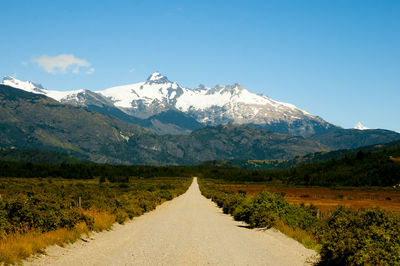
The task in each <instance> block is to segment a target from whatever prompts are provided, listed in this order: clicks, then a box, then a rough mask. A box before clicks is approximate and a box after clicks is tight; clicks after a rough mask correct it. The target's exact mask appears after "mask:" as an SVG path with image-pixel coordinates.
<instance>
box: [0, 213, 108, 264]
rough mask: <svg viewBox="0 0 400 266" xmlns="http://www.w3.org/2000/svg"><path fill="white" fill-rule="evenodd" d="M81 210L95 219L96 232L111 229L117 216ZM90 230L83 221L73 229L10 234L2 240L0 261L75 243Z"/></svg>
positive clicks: (6, 261)
mask: <svg viewBox="0 0 400 266" xmlns="http://www.w3.org/2000/svg"><path fill="white" fill-rule="evenodd" d="M81 212H82V213H84V214H85V215H87V216H89V217H90V218H92V219H93V221H94V223H93V230H94V231H96V232H100V231H103V230H107V229H110V228H111V227H112V225H113V224H114V222H115V218H116V216H115V214H111V213H109V212H106V211H99V210H96V209H90V210H81ZM22 231H24V230H22ZM89 231H90V229H89V227H88V226H87V225H86V223H84V222H82V223H79V224H77V225H76V226H75V227H74V228H73V229H71V230H68V229H66V228H61V229H58V230H55V231H51V232H46V233H40V232H35V231H30V232H28V233H15V234H12V235H9V236H8V237H7V238H6V239H2V240H0V261H2V262H4V263H5V264H12V263H17V262H19V261H20V260H21V259H25V258H27V257H29V256H31V255H33V254H36V253H43V252H44V249H45V248H46V247H48V246H51V245H59V246H64V245H65V244H69V243H73V242H75V241H76V240H78V239H79V238H80V237H81V236H82V234H88V233H89Z"/></svg>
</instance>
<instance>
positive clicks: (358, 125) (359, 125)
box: [354, 122, 369, 130]
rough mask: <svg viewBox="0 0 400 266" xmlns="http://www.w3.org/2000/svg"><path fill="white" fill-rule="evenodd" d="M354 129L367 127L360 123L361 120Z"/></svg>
mask: <svg viewBox="0 0 400 266" xmlns="http://www.w3.org/2000/svg"><path fill="white" fill-rule="evenodd" d="M354 129H358V130H366V129H369V128H368V127H366V126H364V125H363V124H361V122H358V123H357V125H355V127H354Z"/></svg>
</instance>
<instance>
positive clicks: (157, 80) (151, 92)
mask: <svg viewBox="0 0 400 266" xmlns="http://www.w3.org/2000/svg"><path fill="white" fill-rule="evenodd" d="M3 84H5V85H9V86H12V87H16V88H20V89H23V90H26V91H29V92H33V93H40V94H45V95H46V96H48V97H51V98H53V99H55V100H57V101H60V102H62V103H70V104H75V105H82V106H85V101H86V100H88V101H91V100H90V97H89V96H87V95H86V92H85V91H82V90H80V91H69V92H67V91H52V90H46V89H43V87H42V86H40V85H39V84H36V83H33V82H30V81H27V82H22V81H18V80H16V79H15V78H12V77H6V78H4V81H3ZM94 93H98V94H99V95H101V96H102V97H105V98H106V99H108V100H109V101H110V104H111V105H112V106H113V107H116V108H119V109H120V110H121V111H123V112H125V113H126V114H128V115H132V116H135V117H139V118H148V117H150V116H152V115H154V114H158V113H160V112H163V111H165V110H169V109H177V110H180V111H181V112H184V113H186V114H188V115H190V116H191V117H193V118H194V119H196V120H197V121H199V122H201V123H204V124H207V125H218V124H229V123H236V124H259V125H267V124H271V123H282V121H283V122H284V123H287V124H288V125H292V124H294V125H296V123H298V122H297V121H306V122H304V123H308V122H307V121H315V122H317V123H319V124H321V125H322V126H326V127H328V126H329V124H327V123H326V122H325V121H323V120H322V119H320V118H318V117H315V116H313V115H311V114H310V113H308V112H306V111H304V110H302V109H300V108H297V107H296V106H294V105H292V104H289V103H284V102H278V101H275V100H273V99H271V98H269V97H267V96H264V95H259V94H256V93H253V92H251V91H249V90H247V89H246V88H244V87H243V86H242V85H240V84H239V83H235V84H233V85H216V86H215V87H206V86H204V85H199V87H198V88H195V89H191V88H185V87H182V86H180V85H179V84H178V83H176V82H171V81H169V80H168V78H167V77H166V76H164V75H162V74H161V73H159V72H155V73H153V74H151V75H150V76H149V78H148V79H147V81H145V82H139V83H135V84H128V85H123V86H117V87H112V88H108V89H105V90H101V91H95V92H94ZM295 122H296V123H295ZM301 123H302V122H301Z"/></svg>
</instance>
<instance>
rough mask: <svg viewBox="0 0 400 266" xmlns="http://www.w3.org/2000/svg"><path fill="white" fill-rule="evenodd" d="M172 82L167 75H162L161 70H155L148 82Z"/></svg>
mask: <svg viewBox="0 0 400 266" xmlns="http://www.w3.org/2000/svg"><path fill="white" fill-rule="evenodd" d="M167 82H170V81H169V80H168V78H167V77H166V76H163V75H161V73H160V72H154V73H153V74H151V75H150V76H149V78H148V79H147V83H149V84H153V83H167Z"/></svg>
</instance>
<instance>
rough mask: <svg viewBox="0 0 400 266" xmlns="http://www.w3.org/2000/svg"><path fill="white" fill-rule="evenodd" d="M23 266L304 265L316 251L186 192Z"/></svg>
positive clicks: (52, 249) (194, 192)
mask: <svg viewBox="0 0 400 266" xmlns="http://www.w3.org/2000/svg"><path fill="white" fill-rule="evenodd" d="M46 252H47V255H42V256H41V257H39V258H37V259H34V260H30V261H27V262H25V263H24V264H26V265H304V263H305V261H306V259H307V257H310V256H313V255H315V252H314V251H311V250H308V249H306V248H304V247H303V246H302V245H300V244H299V243H298V242H296V241H294V240H292V239H289V238H287V237H286V236H284V235H283V234H281V233H280V232H277V231H275V230H267V231H262V230H250V229H247V228H244V227H243V224H242V223H240V222H235V221H234V220H233V219H232V217H231V216H228V215H225V214H223V213H222V212H221V210H220V209H219V208H217V207H216V205H215V204H214V203H213V202H211V201H210V200H208V199H206V198H204V197H203V196H202V195H201V194H200V191H199V187H198V184H197V180H196V179H194V181H193V183H192V185H191V186H190V188H189V190H188V191H187V192H186V193H185V194H183V195H181V196H180V197H178V198H175V199H173V200H172V201H169V202H166V203H164V204H162V205H161V206H159V207H157V209H156V210H154V211H152V212H150V213H147V214H145V215H143V216H140V217H138V218H135V219H134V220H133V221H131V222H129V223H127V224H125V225H123V226H121V225H117V226H115V227H114V229H113V230H111V231H109V232H103V233H98V234H94V235H92V236H91V237H90V238H89V239H88V240H87V242H84V241H78V242H76V243H74V244H73V245H69V246H67V247H66V248H61V247H57V246H54V247H50V248H49V249H47V250H46Z"/></svg>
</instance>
